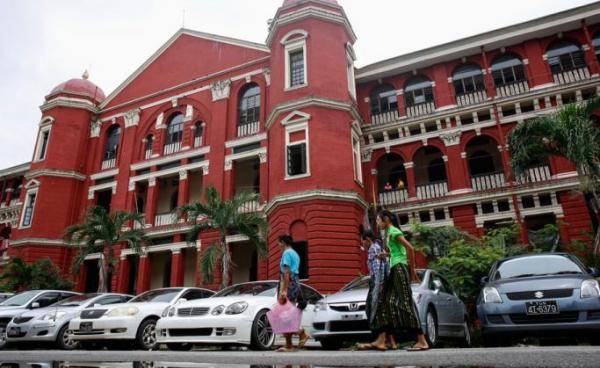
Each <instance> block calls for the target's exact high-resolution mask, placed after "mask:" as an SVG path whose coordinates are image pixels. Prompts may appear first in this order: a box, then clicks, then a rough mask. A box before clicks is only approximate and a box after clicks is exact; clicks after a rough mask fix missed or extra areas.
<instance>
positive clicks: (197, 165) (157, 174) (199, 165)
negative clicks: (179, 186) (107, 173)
mask: <svg viewBox="0 0 600 368" xmlns="http://www.w3.org/2000/svg"><path fill="white" fill-rule="evenodd" d="M208 165H209V162H208V160H203V161H200V162H194V163H191V164H187V165H181V166H177V167H171V168H168V169H164V170H160V171H151V172H149V173H146V174H143V175H138V176H132V177H130V178H129V187H130V188H131V183H135V182H138V181H143V180H148V181H149V184H148V185H151V184H152V183H151V182H150V181H151V180H156V178H161V177H164V176H169V175H173V174H179V172H180V171H182V170H184V171H192V170H195V169H202V170H206V171H205V174H204V175H207V174H206V172H207V171H208Z"/></svg>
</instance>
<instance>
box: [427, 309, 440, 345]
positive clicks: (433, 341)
mask: <svg viewBox="0 0 600 368" xmlns="http://www.w3.org/2000/svg"><path fill="white" fill-rule="evenodd" d="M425 323H426V326H425V331H426V333H425V338H426V339H427V343H428V344H429V347H430V348H435V346H436V345H437V343H438V323H437V315H436V314H435V310H434V309H433V307H429V308H428V309H427V316H426V317H425Z"/></svg>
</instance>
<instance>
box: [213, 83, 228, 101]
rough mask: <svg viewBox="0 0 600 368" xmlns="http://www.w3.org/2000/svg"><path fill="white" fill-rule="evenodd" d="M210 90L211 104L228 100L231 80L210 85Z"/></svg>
mask: <svg viewBox="0 0 600 368" xmlns="http://www.w3.org/2000/svg"><path fill="white" fill-rule="evenodd" d="M210 90H211V92H212V100H213V102H215V101H219V100H224V99H226V98H229V92H230V91H231V79H224V80H220V81H217V82H215V83H212V84H211V85H210Z"/></svg>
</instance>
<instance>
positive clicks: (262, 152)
mask: <svg viewBox="0 0 600 368" xmlns="http://www.w3.org/2000/svg"><path fill="white" fill-rule="evenodd" d="M266 155H267V147H260V148H257V149H253V150H252V151H247V152H241V153H234V154H231V155H227V156H225V168H224V170H225V171H229V170H231V169H232V168H233V162H234V161H236V160H242V159H244V158H249V157H254V156H258V157H259V159H260V160H261V163H263V162H262V159H261V158H262V157H263V156H264V157H265V158H266Z"/></svg>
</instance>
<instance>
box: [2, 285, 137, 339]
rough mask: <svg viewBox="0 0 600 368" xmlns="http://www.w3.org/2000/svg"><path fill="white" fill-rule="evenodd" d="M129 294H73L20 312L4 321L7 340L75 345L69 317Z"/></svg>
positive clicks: (110, 302) (126, 297)
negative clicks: (6, 324)
mask: <svg viewBox="0 0 600 368" xmlns="http://www.w3.org/2000/svg"><path fill="white" fill-rule="evenodd" d="M131 298H133V296H131V295H125V294H112V293H107V294H97V293H95V294H82V295H74V296H72V297H70V298H67V299H64V300H62V301H60V302H58V303H55V304H53V305H51V306H49V307H46V308H40V309H35V310H32V311H27V312H24V313H21V314H20V315H18V316H16V317H14V318H13V319H12V321H10V322H9V323H8V326H7V328H6V331H7V336H8V342H9V343H11V344H12V343H15V344H18V343H22V342H38V341H39V342H53V343H56V346H57V347H58V348H60V349H64V350H72V349H75V348H76V347H77V342H76V341H75V340H73V339H72V335H71V333H70V331H69V330H68V327H69V321H70V320H71V319H73V318H75V317H76V316H77V314H78V313H79V312H81V311H83V310H85V309H89V308H97V307H100V306H104V305H110V304H117V303H125V302H127V301H129V300H130V299H131Z"/></svg>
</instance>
